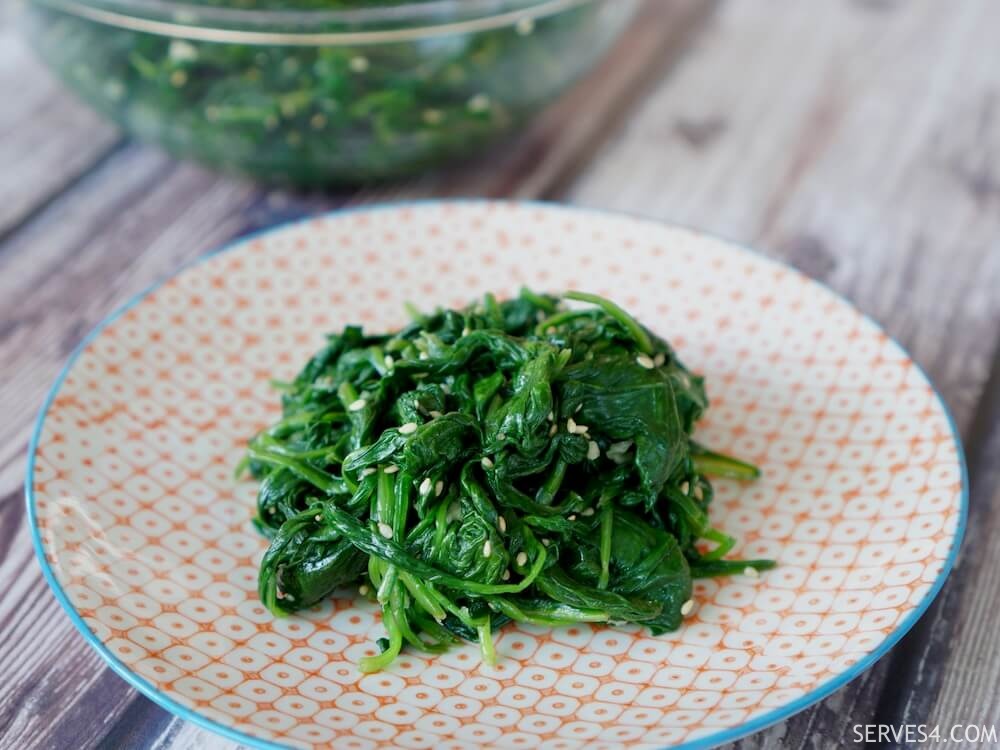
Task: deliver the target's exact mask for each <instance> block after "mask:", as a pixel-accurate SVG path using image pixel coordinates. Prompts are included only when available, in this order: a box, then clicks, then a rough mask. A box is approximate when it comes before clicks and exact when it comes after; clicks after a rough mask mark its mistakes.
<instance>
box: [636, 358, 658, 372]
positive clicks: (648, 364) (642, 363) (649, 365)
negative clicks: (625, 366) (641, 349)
mask: <svg viewBox="0 0 1000 750" xmlns="http://www.w3.org/2000/svg"><path fill="white" fill-rule="evenodd" d="M635 361H636V362H637V363H638V365H639V367H645V368H646V369H647V370H652V369H653V368H654V367H656V364H655V363H654V362H653V360H652V359H650V357H649V355H646V354H640V355H639V356H638V357H636V358H635Z"/></svg>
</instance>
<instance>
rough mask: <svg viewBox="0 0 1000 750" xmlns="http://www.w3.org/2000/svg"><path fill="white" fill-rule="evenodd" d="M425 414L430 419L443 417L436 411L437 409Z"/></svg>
mask: <svg viewBox="0 0 1000 750" xmlns="http://www.w3.org/2000/svg"><path fill="white" fill-rule="evenodd" d="M427 414H428V415H429V416H430V417H431V418H432V419H437V418H438V417H443V416H444V415H443V414H442V413H441V412H439V411H438V410H437V409H431V410H430V411H429V412H427Z"/></svg>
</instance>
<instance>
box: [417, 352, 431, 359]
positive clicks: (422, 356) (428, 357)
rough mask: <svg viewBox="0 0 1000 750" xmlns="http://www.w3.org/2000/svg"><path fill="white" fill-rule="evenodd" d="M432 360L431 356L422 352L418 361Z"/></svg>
mask: <svg viewBox="0 0 1000 750" xmlns="http://www.w3.org/2000/svg"><path fill="white" fill-rule="evenodd" d="M430 358H431V355H430V354H428V353H427V352H420V356H419V357H418V359H430Z"/></svg>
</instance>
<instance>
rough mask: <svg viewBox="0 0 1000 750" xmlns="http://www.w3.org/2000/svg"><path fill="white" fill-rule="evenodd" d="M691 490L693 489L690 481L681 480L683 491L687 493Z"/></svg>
mask: <svg viewBox="0 0 1000 750" xmlns="http://www.w3.org/2000/svg"><path fill="white" fill-rule="evenodd" d="M690 490H691V483H690V482H681V492H683V493H684V494H685V495H687V494H688V492H689V491H690Z"/></svg>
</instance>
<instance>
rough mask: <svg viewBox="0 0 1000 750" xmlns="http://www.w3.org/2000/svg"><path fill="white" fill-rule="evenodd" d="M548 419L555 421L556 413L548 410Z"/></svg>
mask: <svg viewBox="0 0 1000 750" xmlns="http://www.w3.org/2000/svg"><path fill="white" fill-rule="evenodd" d="M549 421H550V422H555V421H556V415H555V413H554V412H551V411H550V412H549Z"/></svg>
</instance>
